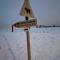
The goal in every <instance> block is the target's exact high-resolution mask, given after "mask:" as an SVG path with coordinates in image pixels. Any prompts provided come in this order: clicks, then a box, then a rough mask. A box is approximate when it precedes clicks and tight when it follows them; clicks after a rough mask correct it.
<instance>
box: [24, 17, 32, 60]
mask: <svg viewBox="0 0 60 60" xmlns="http://www.w3.org/2000/svg"><path fill="white" fill-rule="evenodd" d="M25 19H26V22H27V21H28V17H25ZM26 37H27V54H28V60H31V50H30V36H29V31H28V29H27V31H26Z"/></svg>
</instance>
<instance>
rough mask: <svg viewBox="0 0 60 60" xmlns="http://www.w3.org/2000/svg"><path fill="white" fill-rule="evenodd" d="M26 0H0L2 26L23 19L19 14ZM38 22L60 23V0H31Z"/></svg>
mask: <svg viewBox="0 0 60 60" xmlns="http://www.w3.org/2000/svg"><path fill="white" fill-rule="evenodd" d="M23 1H24V0H0V26H1V25H3V26H5V25H10V24H12V23H14V22H16V21H17V22H18V21H23V20H24V17H22V16H20V15H19V12H20V9H21V7H22V5H23ZM30 5H31V8H32V10H33V12H34V15H35V17H36V18H37V21H38V24H42V25H54V24H55V25H60V0H30Z"/></svg>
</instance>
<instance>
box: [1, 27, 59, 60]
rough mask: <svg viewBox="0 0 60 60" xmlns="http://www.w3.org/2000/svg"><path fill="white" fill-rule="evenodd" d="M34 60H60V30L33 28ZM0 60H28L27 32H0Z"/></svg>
mask: <svg viewBox="0 0 60 60" xmlns="http://www.w3.org/2000/svg"><path fill="white" fill-rule="evenodd" d="M30 42H31V43H30V44H31V56H32V60H60V28H59V27H57V28H31V29H30ZM0 60H27V47H26V32H25V31H23V30H22V29H19V30H17V29H16V30H15V29H14V32H11V29H9V30H0Z"/></svg>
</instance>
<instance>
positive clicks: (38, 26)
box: [36, 25, 60, 28]
mask: <svg viewBox="0 0 60 60" xmlns="http://www.w3.org/2000/svg"><path fill="white" fill-rule="evenodd" d="M40 27H46V28H47V27H60V26H56V25H48V26H47V25H36V28H40Z"/></svg>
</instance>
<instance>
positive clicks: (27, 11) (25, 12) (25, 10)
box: [20, 0, 35, 18]
mask: <svg viewBox="0 0 60 60" xmlns="http://www.w3.org/2000/svg"><path fill="white" fill-rule="evenodd" d="M20 15H21V16H27V17H31V18H35V16H34V14H33V11H32V8H31V6H30V3H29V0H24V3H23V6H22V8H21V11H20Z"/></svg>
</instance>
